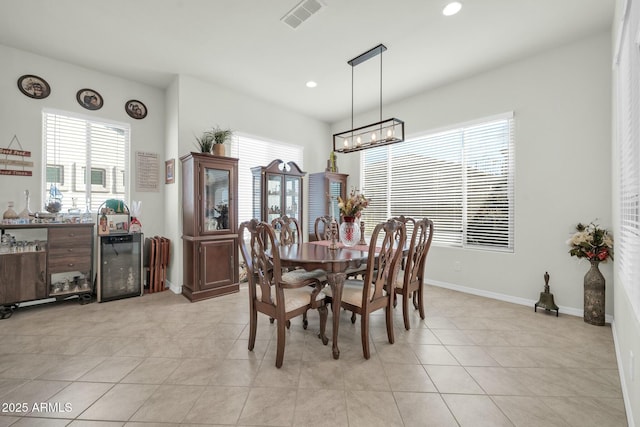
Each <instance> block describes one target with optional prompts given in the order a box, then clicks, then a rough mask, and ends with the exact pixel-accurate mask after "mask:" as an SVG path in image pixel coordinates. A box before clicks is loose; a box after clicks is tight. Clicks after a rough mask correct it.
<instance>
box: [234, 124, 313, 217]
mask: <svg viewBox="0 0 640 427" xmlns="http://www.w3.org/2000/svg"><path fill="white" fill-rule="evenodd" d="M234 142H235V143H234V144H233V147H232V155H233V156H234V157H238V159H239V160H238V222H239V223H240V222H243V221H248V220H250V219H251V218H253V179H252V177H253V175H252V174H251V168H253V167H255V166H266V165H268V164H269V163H271V162H272V161H273V160H275V159H281V160H284V161H285V163H286V162H289V161H293V162H295V163H296V164H297V165H298V166H300V168H301V169H303V170H304V168H303V165H302V161H303V149H302V147H300V146H297V145H289V144H284V143H281V142H272V141H264V140H260V139H256V138H250V137H246V136H238V138H237V139H236V140H235V141H234Z"/></svg>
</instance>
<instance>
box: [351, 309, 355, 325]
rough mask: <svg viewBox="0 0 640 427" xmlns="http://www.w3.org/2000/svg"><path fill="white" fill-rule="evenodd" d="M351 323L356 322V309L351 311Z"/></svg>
mask: <svg viewBox="0 0 640 427" xmlns="http://www.w3.org/2000/svg"><path fill="white" fill-rule="evenodd" d="M351 323H356V312H355V311H352V312H351Z"/></svg>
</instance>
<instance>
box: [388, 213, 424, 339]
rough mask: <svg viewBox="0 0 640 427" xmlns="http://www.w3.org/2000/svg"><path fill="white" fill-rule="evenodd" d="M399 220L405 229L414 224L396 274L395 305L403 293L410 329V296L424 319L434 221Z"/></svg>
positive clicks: (407, 326) (403, 309) (405, 323)
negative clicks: (427, 260) (426, 264)
mask: <svg viewBox="0 0 640 427" xmlns="http://www.w3.org/2000/svg"><path fill="white" fill-rule="evenodd" d="M394 219H395V220H397V221H399V222H404V224H405V229H408V228H409V227H408V225H409V224H411V225H412V227H411V228H412V229H413V230H412V232H411V240H410V243H409V252H408V253H407V256H406V257H405V258H404V259H403V262H402V265H401V268H400V270H399V271H398V274H397V275H396V276H395V282H394V287H395V292H394V301H393V306H394V307H395V306H396V302H397V298H398V295H402V316H403V318H404V327H405V329H406V330H407V331H408V330H409V329H410V328H411V324H410V322H409V298H412V299H413V306H414V308H415V309H417V310H419V312H420V318H421V319H424V317H425V315H424V294H423V287H424V268H425V261H426V259H427V254H428V253H429V248H430V247H431V240H432V239H433V221H431V220H430V219H428V218H424V219H421V220H418V221H416V220H414V219H413V218H405V217H397V218H394Z"/></svg>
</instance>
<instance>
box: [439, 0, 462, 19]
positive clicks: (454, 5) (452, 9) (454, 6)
mask: <svg viewBox="0 0 640 427" xmlns="http://www.w3.org/2000/svg"><path fill="white" fill-rule="evenodd" d="M460 9H462V4H461V3H460V2H457V1H453V2H451V3H449V4H448V5H446V6H445V7H444V9H442V14H443V15H444V16H451V15H455V14H456V13H458V12H460Z"/></svg>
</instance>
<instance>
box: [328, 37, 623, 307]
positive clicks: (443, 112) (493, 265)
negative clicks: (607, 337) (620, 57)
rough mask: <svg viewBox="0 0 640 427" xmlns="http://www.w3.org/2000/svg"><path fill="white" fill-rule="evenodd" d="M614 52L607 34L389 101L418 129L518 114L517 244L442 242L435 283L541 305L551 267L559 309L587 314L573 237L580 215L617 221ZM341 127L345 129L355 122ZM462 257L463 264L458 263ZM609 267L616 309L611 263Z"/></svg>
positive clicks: (348, 162)
mask: <svg viewBox="0 0 640 427" xmlns="http://www.w3.org/2000/svg"><path fill="white" fill-rule="evenodd" d="M610 57H611V47H610V36H609V33H608V32H607V33H602V34H598V35H595V36H592V37H589V38H586V39H584V40H580V41H577V42H575V43H572V44H568V45H565V46H560V47H557V48H555V49H552V50H549V51H545V52H542V53H540V54H538V55H535V56H531V57H529V58H527V59H524V60H521V61H518V62H515V63H511V64H508V65H505V66H503V67H500V68H497V69H494V70H492V71H489V72H486V73H484V74H480V75H477V76H475V77H473V78H469V79H467V80H464V81H460V82H458V83H455V84H452V85H449V86H445V87H441V88H438V89H435V90H432V91H429V92H425V93H421V94H418V95H416V96H414V97H412V98H410V99H406V100H404V101H403V102H400V103H396V104H391V105H385V106H384V110H385V114H384V117H383V118H386V117H398V118H400V119H402V120H404V121H405V122H406V130H407V134H408V136H409V137H410V136H411V135H412V134H413V135H415V134H417V133H421V132H425V131H428V130H432V129H438V128H442V127H445V126H450V125H453V124H456V123H463V122H466V121H470V120H474V119H478V118H481V117H487V116H491V115H495V114H499V113H503V112H507V111H514V114H515V126H516V129H515V138H516V155H515V156H516V183H515V251H514V252H513V253H497V252H489V251H482V250H466V249H458V248H445V247H434V248H432V251H431V252H430V255H429V259H428V260H427V278H428V280H429V281H430V282H431V283H437V284H440V285H444V286H449V287H454V288H459V289H464V290H466V291H470V292H474V293H480V294H484V295H488V296H489V295H490V296H494V297H498V298H504V299H508V300H511V301H515V302H520V303H525V304H531V307H532V308H533V303H534V302H535V301H536V300H537V299H538V296H539V293H540V291H542V289H543V286H544V278H543V276H544V273H545V271H548V272H549V274H550V276H551V280H550V282H549V284H550V286H551V291H552V292H553V293H554V296H555V301H556V303H557V304H558V305H559V306H560V308H561V309H560V312H561V313H563V312H564V313H567V312H570V313H572V314H579V315H581V313H582V305H583V277H584V274H585V273H586V271H587V270H588V267H589V264H588V262H578V260H577V259H576V258H572V257H570V256H569V254H568V247H567V245H566V244H565V241H566V240H567V238H568V237H569V235H570V234H571V233H572V231H573V229H574V227H575V225H576V223H577V222H579V221H582V222H589V221H593V220H597V221H598V223H599V224H600V225H602V226H604V227H608V228H610V227H611V225H612V219H611V200H610V199H611V196H610V193H611V178H610V176H611V164H610V159H611V154H610V150H611V133H610V132H611V107H610V104H611V83H610V82H611V66H610ZM371 117H372V116H371V114H369V117H368V118H369V119H370V120H371ZM356 123H357V124H358V123H360V124H364V123H367V121H366V118H360V119H358V120H356ZM332 127H333V129H332V130H333V131H342V130H344V129H347V128H348V127H349V125H348V124H347V123H346V122H343V123H337V124H334V126H332ZM339 157H340V158H339V163H340V165H341V166H343V167H346V168H348V171H349V173H351V174H352V175H353V176H354V177H355V176H357V173H358V172H357V171H358V167H359V164H358V161H359V155H357V154H345V155H340V156H339ZM416 185H417V186H419V184H418V183H416ZM435 232H436V233H437V232H438V231H437V228H436V230H435ZM456 262H459V263H460V265H461V267H462V268H461V271H455V269H454V265H455V263H456ZM601 270H602V272H603V274H604V275H605V277H606V280H607V295H606V298H607V301H606V311H607V314H609V315H611V314H613V293H612V289H613V285H614V283H613V274H612V267H611V263H608V264H604V265H601Z"/></svg>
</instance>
